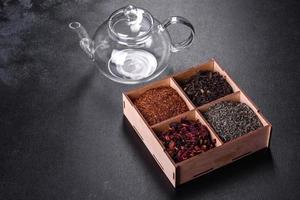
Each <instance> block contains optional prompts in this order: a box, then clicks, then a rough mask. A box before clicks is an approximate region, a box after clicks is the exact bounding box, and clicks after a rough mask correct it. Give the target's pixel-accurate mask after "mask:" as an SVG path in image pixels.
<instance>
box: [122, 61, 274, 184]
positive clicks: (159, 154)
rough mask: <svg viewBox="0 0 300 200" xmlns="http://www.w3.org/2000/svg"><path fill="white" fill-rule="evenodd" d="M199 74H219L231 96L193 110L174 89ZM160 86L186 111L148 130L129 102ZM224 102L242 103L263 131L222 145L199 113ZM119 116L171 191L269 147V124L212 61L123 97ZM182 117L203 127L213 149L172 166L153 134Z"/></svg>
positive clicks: (126, 93)
mask: <svg viewBox="0 0 300 200" xmlns="http://www.w3.org/2000/svg"><path fill="white" fill-rule="evenodd" d="M200 71H217V72H219V73H220V74H221V75H223V76H224V78H225V79H226V81H227V82H228V83H229V84H230V85H231V87H232V88H233V93H232V94H229V95H227V96H224V97H222V98H219V99H217V100H215V101H212V102H209V103H207V104H204V105H202V106H200V107H196V106H195V105H194V104H193V103H192V102H191V101H190V100H189V98H188V97H187V95H186V94H185V93H184V92H183V90H182V89H181V87H180V86H179V85H178V82H180V81H181V80H183V79H186V78H189V77H190V76H192V75H194V74H196V73H198V72H200ZM161 86H170V87H172V88H173V89H175V90H176V91H177V92H178V94H179V95H180V96H181V97H182V99H183V100H184V101H185V102H186V104H187V106H188V108H189V111H188V112H185V113H182V114H180V115H178V116H175V117H172V118H170V119H167V120H165V121H163V122H160V123H158V124H155V125H152V126H150V125H149V124H148V123H147V121H145V119H144V118H143V116H142V115H141V113H140V112H139V110H138V109H137V108H136V106H135V105H134V104H133V100H134V99H136V98H137V97H138V96H139V95H141V94H142V93H143V92H145V91H147V90H149V89H151V88H156V87H161ZM225 100H231V101H238V102H243V103H246V104H247V105H248V106H249V107H250V108H251V109H252V110H253V111H254V112H255V113H256V115H257V116H258V118H259V119H260V121H261V122H262V124H263V127H261V128H259V129H257V130H255V131H252V132H250V133H247V134H245V135H243V136H240V137H238V138H236V139H234V140H231V141H229V142H226V143H224V142H222V140H221V139H220V138H219V136H218V135H217V134H216V133H215V132H214V130H213V128H212V127H211V126H210V124H209V123H208V122H207V121H206V120H205V118H204V117H203V116H202V114H201V113H202V112H204V111H206V110H207V109H208V108H209V107H210V106H212V105H214V104H216V103H218V102H221V101H225ZM123 112H124V115H125V116H126V117H127V119H128V121H129V122H130V124H131V125H132V127H133V128H134V130H135V132H136V133H137V135H138V136H139V137H140V139H141V140H142V141H143V143H144V144H145V146H146V147H147V148H148V150H149V151H150V153H151V154H152V156H153V158H154V159H155V160H156V162H157V164H158V165H159V166H160V168H161V169H162V171H163V172H164V173H165V175H166V176H167V178H168V179H169V180H170V182H171V183H172V185H173V186H174V187H176V186H178V185H180V184H183V183H185V182H187V181H190V180H192V179H195V178H197V177H200V176H202V175H204V174H206V173H209V172H211V171H213V170H215V169H217V168H220V167H222V166H224V165H227V164H229V163H231V162H234V161H236V160H238V159H240V158H242V157H245V156H247V155H250V154H252V153H254V152H256V151H258V150H260V149H263V148H267V147H269V144H270V135H271V127H272V126H271V124H270V123H269V122H268V121H267V120H266V118H265V117H264V116H263V115H262V113H261V112H260V110H259V109H258V107H257V106H256V105H255V104H254V103H253V102H252V101H251V100H250V98H249V97H248V96H247V95H246V94H245V92H244V91H242V90H241V89H240V87H239V86H238V85H237V84H236V83H235V82H234V81H233V80H232V78H231V77H230V76H229V75H228V73H227V72H226V71H224V70H223V69H222V68H221V67H220V66H219V65H218V63H217V62H216V61H215V60H214V59H211V60H209V61H208V62H207V63H204V64H201V65H198V66H195V67H192V68H190V69H188V70H186V71H183V72H179V73H177V74H175V75H173V76H170V77H167V78H165V79H163V80H160V81H156V82H153V83H150V84H147V85H145V86H143V87H140V88H138V89H134V90H132V91H129V92H125V93H123ZM182 117H186V118H188V119H199V121H200V122H201V123H202V124H204V125H206V126H207V128H208V130H209V132H210V134H211V136H212V138H214V139H216V147H215V148H213V149H210V150H208V151H206V152H204V153H201V154H198V155H196V156H194V157H191V158H189V159H187V160H184V161H182V162H179V163H175V162H174V161H173V159H172V158H171V157H170V156H169V154H168V153H167V152H166V149H165V147H164V146H163V145H162V143H161V142H160V140H159V139H158V137H157V135H156V134H155V133H156V132H157V131H161V130H164V129H166V128H167V127H168V125H169V124H170V123H171V122H174V121H179V120H180V119H181V118H182Z"/></svg>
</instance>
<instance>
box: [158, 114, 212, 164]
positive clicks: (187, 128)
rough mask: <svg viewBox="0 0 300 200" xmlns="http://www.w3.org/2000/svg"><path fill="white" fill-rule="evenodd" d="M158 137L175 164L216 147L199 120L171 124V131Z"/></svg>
mask: <svg viewBox="0 0 300 200" xmlns="http://www.w3.org/2000/svg"><path fill="white" fill-rule="evenodd" d="M157 136H158V138H159V139H160V140H161V141H162V143H163V145H164V146H165V147H166V149H167V152H168V153H169V155H170V156H171V157H172V159H173V160H174V161H175V162H180V161H183V160H186V159H188V158H190V157H192V156H195V155H197V154H200V153H202V152H205V151H207V150H209V149H211V148H214V147H215V145H216V140H215V139H212V138H211V136H210V133H209V131H208V129H207V128H206V126H204V125H202V124H201V123H200V122H199V121H198V120H187V119H184V118H183V119H181V121H180V122H173V123H171V124H169V129H168V130H167V131H165V132H161V133H157Z"/></svg>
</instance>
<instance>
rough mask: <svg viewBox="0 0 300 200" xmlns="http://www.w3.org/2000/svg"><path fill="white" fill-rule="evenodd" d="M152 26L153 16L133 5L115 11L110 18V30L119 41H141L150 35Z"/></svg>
mask: <svg viewBox="0 0 300 200" xmlns="http://www.w3.org/2000/svg"><path fill="white" fill-rule="evenodd" d="M152 26H153V17H152V16H151V14H150V13H149V12H148V11H146V10H144V9H141V8H137V7H135V6H133V5H128V6H126V7H123V8H121V9H119V10H117V11H115V12H114V13H113V14H112V15H111V16H110V18H109V30H110V32H111V33H112V36H114V37H116V38H117V39H119V40H127V41H130V40H141V39H143V38H145V37H146V36H147V35H148V33H149V32H150V31H151V29H152Z"/></svg>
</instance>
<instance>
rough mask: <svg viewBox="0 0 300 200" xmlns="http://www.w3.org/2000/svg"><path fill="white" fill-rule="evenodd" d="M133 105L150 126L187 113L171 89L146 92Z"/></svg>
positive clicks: (162, 88)
mask: <svg viewBox="0 0 300 200" xmlns="http://www.w3.org/2000/svg"><path fill="white" fill-rule="evenodd" d="M134 104H135V105H136V107H137V108H138V109H139V111H140V112H141V113H142V115H143V116H144V118H145V119H146V121H147V122H148V123H149V124H150V125H153V124H156V123H159V122H161V121H163V120H166V119H169V118H171V117H174V116H176V115H179V114H181V113H183V112H186V111H188V107H187V105H186V104H185V102H184V101H183V99H182V98H181V97H180V96H179V95H178V94H177V92H176V91H175V90H174V89H173V88H171V87H159V88H154V89H150V90H147V91H146V92H144V93H143V94H142V95H141V96H139V97H138V98H137V99H136V100H135V101H134Z"/></svg>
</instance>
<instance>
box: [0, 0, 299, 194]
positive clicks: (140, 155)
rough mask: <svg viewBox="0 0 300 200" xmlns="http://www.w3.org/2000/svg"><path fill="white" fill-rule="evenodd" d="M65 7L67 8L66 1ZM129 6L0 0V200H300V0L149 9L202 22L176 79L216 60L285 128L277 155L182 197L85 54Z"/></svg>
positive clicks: (194, 185) (220, 174) (276, 138)
mask: <svg viewBox="0 0 300 200" xmlns="http://www.w3.org/2000/svg"><path fill="white" fill-rule="evenodd" d="M62 2H63V3H62ZM126 4H128V2H121V1H96V0H95V1H92V0H76V1H60V0H56V1H55V0H53V1H50V0H42V1H38V0H32V1H31V0H20V1H17V0H11V1H10V0H4V1H3V0H2V1H1V2H0V9H1V13H0V20H1V22H0V31H1V32H0V45H1V48H0V199H1V200H2V199H4V200H7V199H13V200H17V199H51V200H53V199H172V198H183V199H197V198H198V199H299V198H300V174H299V169H300V168H299V165H300V153H299V150H300V147H299V144H300V142H299V141H300V132H299V129H300V125H299V122H298V120H299V119H300V114H299V111H300V109H299V108H300V106H299V98H300V94H299V87H300V79H299V75H300V69H299V68H300V57H299V55H300V47H299V40H300V28H299V27H300V21H299V19H300V17H299V14H298V13H299V9H300V5H299V3H298V2H297V1H271V0H267V1H259V0H256V1H253V0H251V1H231V0H230V1H221V0H220V1H208V0H207V1H197V0H193V1H179V0H178V1H173V0H169V1H160V0H156V1H143V2H141V1H139V2H136V5H138V6H141V7H145V8H147V9H148V10H150V11H151V12H152V13H153V15H154V16H156V17H157V18H158V19H159V20H163V19H165V18H167V17H168V16H170V15H181V16H185V17H186V18H188V19H190V20H191V22H192V23H193V24H194V25H195V29H196V32H197V38H196V40H195V42H194V44H193V46H192V47H191V48H190V49H189V50H188V51H184V52H180V53H177V54H176V55H175V54H174V55H173V56H172V58H171V60H170V66H171V67H172V68H169V71H168V72H167V73H172V71H178V70H181V69H185V68H186V67H187V66H191V65H194V64H196V63H199V62H204V61H206V60H207V59H208V58H211V57H215V58H216V59H217V60H219V61H220V63H221V65H223V66H224V68H225V69H226V70H227V71H228V72H229V73H230V74H231V75H232V77H233V78H234V79H235V80H236V81H237V83H238V84H239V85H240V86H241V87H242V88H243V89H244V90H245V91H246V92H247V93H248V94H249V96H251V97H252V99H253V100H254V101H255V102H256V103H257V104H258V106H259V107H260V108H261V110H262V111H263V113H264V114H265V115H266V116H267V118H268V119H269V120H270V121H271V122H272V124H273V126H274V130H273V137H272V142H271V145H272V148H271V151H263V152H259V153H257V154H255V155H252V156H250V157H248V158H245V159H242V160H240V161H238V162H237V163H234V164H232V165H229V166H227V167H224V168H222V169H220V170H217V171H216V172H213V173H211V174H209V175H206V176H204V177H202V178H199V179H197V180H195V181H193V182H191V183H188V184H186V185H183V186H182V187H180V188H179V189H178V190H176V191H174V190H173V189H172V187H171V186H170V184H169V183H168V181H167V179H166V178H165V177H164V175H163V173H162V172H161V171H160V169H159V167H158V166H157V165H156V164H155V161H154V160H153V159H152V158H151V156H150V155H149V153H148V152H147V151H146V149H145V148H144V147H143V145H142V143H141V142H140V141H139V140H138V138H137V137H136V136H135V135H134V134H133V131H132V129H131V128H129V126H128V124H127V123H126V120H124V119H123V116H122V106H121V92H122V91H124V90H128V89H130V88H133V87H134V86H126V85H119V84H116V83H113V82H111V81H110V80H108V79H105V78H104V77H103V76H102V75H100V74H99V72H98V71H97V69H96V68H95V66H94V65H93V64H92V63H91V62H90V61H89V59H88V58H87V57H85V55H84V53H83V52H82V51H81V50H80V48H79V46H78V39H77V37H76V35H74V34H73V33H72V32H71V31H70V30H68V26H67V25H68V23H69V22H70V21H71V20H79V21H80V22H82V24H84V25H85V26H86V28H87V30H88V31H89V32H90V33H93V32H94V31H95V29H96V26H97V25H98V24H100V23H102V22H103V20H104V19H105V18H106V17H107V16H108V15H109V14H110V13H111V12H112V11H114V10H116V9H117V8H119V7H121V6H124V5H126Z"/></svg>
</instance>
